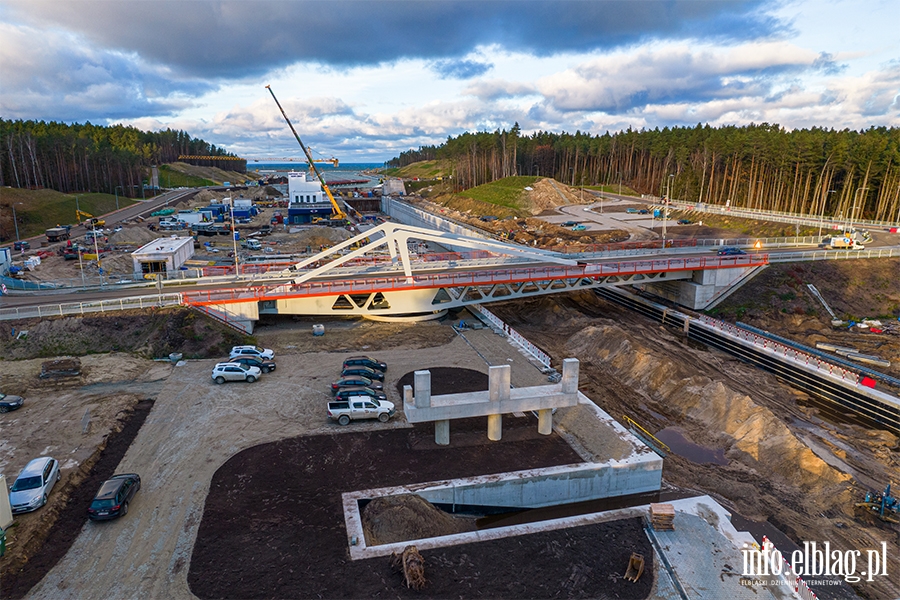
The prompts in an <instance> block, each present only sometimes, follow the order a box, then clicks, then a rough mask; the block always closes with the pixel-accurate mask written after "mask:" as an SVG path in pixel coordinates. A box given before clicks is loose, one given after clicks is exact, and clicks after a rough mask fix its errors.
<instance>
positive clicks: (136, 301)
mask: <svg viewBox="0 0 900 600" xmlns="http://www.w3.org/2000/svg"><path fill="white" fill-rule="evenodd" d="M182 303H183V302H182V298H181V294H159V295H155V296H137V297H133V298H118V299H115V300H97V301H95V302H71V303H66V304H45V305H42V306H26V307H22V308H0V321H9V320H15V319H33V318H45V317H66V316H73V315H85V314H88V313H98V312H99V313H102V312H112V311H119V310H139V309H146V308H163V307H165V306H179V305H181V304H182Z"/></svg>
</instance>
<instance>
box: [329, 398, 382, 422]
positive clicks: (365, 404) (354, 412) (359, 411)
mask: <svg viewBox="0 0 900 600" xmlns="http://www.w3.org/2000/svg"><path fill="white" fill-rule="evenodd" d="M395 412H396V410H395V409H394V404H393V403H392V402H388V401H387V400H375V399H374V398H370V397H368V396H351V397H350V398H348V399H347V400H346V401H344V402H340V401H338V402H329V403H328V418H329V419H332V420H334V421H337V422H338V423H339V424H341V425H349V424H350V421H355V420H357V419H378V420H379V421H381V422H382V423H386V422H387V421H388V419H390V418H391V417H392V416H394V413H395Z"/></svg>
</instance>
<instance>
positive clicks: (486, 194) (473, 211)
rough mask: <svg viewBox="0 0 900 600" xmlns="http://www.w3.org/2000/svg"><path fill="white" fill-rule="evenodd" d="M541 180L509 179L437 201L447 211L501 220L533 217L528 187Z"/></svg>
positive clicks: (450, 194) (443, 197)
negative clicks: (488, 216)
mask: <svg viewBox="0 0 900 600" xmlns="http://www.w3.org/2000/svg"><path fill="white" fill-rule="evenodd" d="M539 179H541V178H540V177H527V176H523V177H506V178H504V179H498V180H497V181H492V182H491V183H485V184H482V185H479V186H476V187H473V188H469V189H468V190H465V191H463V192H458V193H446V194H441V195H439V196H436V197H435V198H434V201H435V202H437V203H439V204H442V205H443V206H446V207H447V208H450V209H453V210H457V211H459V212H462V213H467V214H470V215H473V216H479V215H484V216H487V215H490V216H493V217H497V218H498V219H504V218H506V217H528V216H530V215H531V212H530V208H531V207H530V205H529V203H528V200H527V192H526V190H525V188H526V187H528V186H532V185H534V183H535V182H536V181H538V180H539Z"/></svg>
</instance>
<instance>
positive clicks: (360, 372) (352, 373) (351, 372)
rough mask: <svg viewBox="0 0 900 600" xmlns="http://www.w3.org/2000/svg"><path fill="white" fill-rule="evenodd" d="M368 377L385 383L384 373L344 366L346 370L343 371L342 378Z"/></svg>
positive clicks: (366, 368)
mask: <svg viewBox="0 0 900 600" xmlns="http://www.w3.org/2000/svg"><path fill="white" fill-rule="evenodd" d="M359 376H362V377H368V378H369V379H371V380H373V381H384V373H382V372H381V371H376V370H375V369H370V368H369V367H350V366H344V370H343V371H341V377H359Z"/></svg>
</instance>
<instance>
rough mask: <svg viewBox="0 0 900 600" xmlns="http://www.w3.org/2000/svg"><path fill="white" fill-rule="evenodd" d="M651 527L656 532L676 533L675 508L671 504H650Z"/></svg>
mask: <svg viewBox="0 0 900 600" xmlns="http://www.w3.org/2000/svg"><path fill="white" fill-rule="evenodd" d="M650 525H651V526H652V527H653V529H655V530H656V531H674V530H675V507H674V506H672V505H671V504H659V503H652V504H650Z"/></svg>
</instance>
